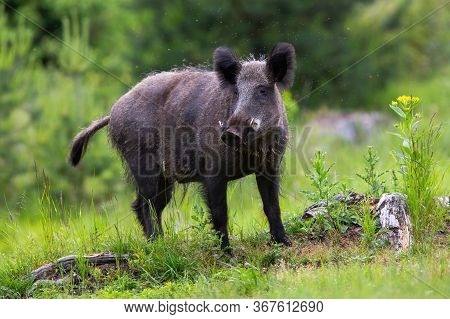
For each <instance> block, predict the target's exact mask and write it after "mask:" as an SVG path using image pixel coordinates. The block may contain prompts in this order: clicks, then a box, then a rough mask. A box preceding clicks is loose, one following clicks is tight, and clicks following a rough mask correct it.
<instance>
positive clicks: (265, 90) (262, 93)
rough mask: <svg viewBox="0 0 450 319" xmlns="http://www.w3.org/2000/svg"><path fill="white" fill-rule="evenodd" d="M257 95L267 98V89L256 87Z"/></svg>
mask: <svg viewBox="0 0 450 319" xmlns="http://www.w3.org/2000/svg"><path fill="white" fill-rule="evenodd" d="M258 94H259V95H260V96H267V94H268V89H267V88H266V87H264V86H260V87H258Z"/></svg>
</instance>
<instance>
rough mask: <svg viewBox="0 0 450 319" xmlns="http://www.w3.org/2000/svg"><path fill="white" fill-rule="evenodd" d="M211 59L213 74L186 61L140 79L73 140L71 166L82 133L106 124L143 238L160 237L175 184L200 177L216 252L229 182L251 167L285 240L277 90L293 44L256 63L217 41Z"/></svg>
mask: <svg viewBox="0 0 450 319" xmlns="http://www.w3.org/2000/svg"><path fill="white" fill-rule="evenodd" d="M213 65H214V70H213V71H207V70H200V69H194V68H187V69H184V70H175V71H169V72H162V73H158V74H153V75H149V76H148V77H146V78H145V79H143V80H142V81H141V82H140V83H139V84H137V85H136V86H135V87H133V88H132V89H131V90H130V91H129V92H128V93H126V94H125V95H123V96H122V97H121V98H119V100H118V101H117V102H116V103H115V104H114V105H113V107H112V110H111V113H110V114H109V115H107V116H105V117H103V118H101V119H98V120H96V121H94V122H93V123H92V124H91V125H90V126H89V127H87V128H85V129H83V130H82V131H81V132H80V133H79V134H78V135H77V136H76V137H75V138H74V140H73V142H72V146H71V153H70V163H71V164H72V165H73V166H76V165H77V164H78V163H79V162H80V160H81V157H82V156H83V154H84V152H85V150H86V147H87V144H88V141H89V138H90V137H91V136H92V135H93V134H94V133H95V132H97V131H98V130H100V129H101V128H103V127H105V126H107V125H109V137H110V139H111V142H112V144H113V146H114V147H115V148H116V149H117V150H118V152H119V154H120V155H121V157H122V159H123V161H124V163H125V164H126V165H125V166H126V167H127V169H128V171H129V175H130V176H131V179H132V180H133V182H134V184H135V186H136V200H135V201H134V203H133V205H132V207H133V210H134V211H135V212H136V215H137V218H138V220H139V222H140V223H141V225H142V227H143V229H144V232H145V235H146V236H147V237H148V238H153V237H156V236H158V235H159V234H162V225H161V213H162V211H163V209H164V207H165V206H166V205H167V203H169V201H170V199H171V197H172V193H173V187H174V183H175V182H178V183H188V182H199V183H201V185H202V187H203V190H204V197H205V200H206V203H207V205H208V207H209V210H210V214H211V220H212V225H213V228H214V230H215V231H216V232H217V234H218V235H219V236H220V239H221V247H222V248H223V249H228V247H229V238H228V225H227V221H228V217H227V201H226V198H227V196H226V194H227V183H228V182H229V181H231V180H235V179H238V178H241V177H243V176H246V175H249V174H255V175H256V181H257V185H258V189H259V193H260V195H261V199H262V202H263V207H264V212H265V214H266V216H267V219H268V221H269V225H270V233H271V236H272V239H273V240H274V241H275V242H277V243H283V244H285V245H289V244H290V240H289V238H288V237H287V236H286V233H285V229H284V227H283V223H282V220H281V216H280V207H279V201H278V197H279V179H280V164H281V160H282V157H283V154H284V152H285V149H286V146H287V142H288V123H287V118H286V113H285V108H284V105H283V101H282V98H281V94H280V91H282V90H283V89H286V88H290V87H291V86H292V84H293V81H294V72H295V66H296V57H295V50H294V47H293V46H292V45H291V44H289V43H278V44H277V45H275V46H274V47H273V48H272V50H271V51H270V52H269V54H268V56H267V58H266V59H264V60H262V59H261V60H257V59H247V60H238V59H237V58H236V57H235V55H234V54H233V52H232V51H231V50H230V49H229V48H225V47H219V48H217V49H216V50H215V51H214V54H213Z"/></svg>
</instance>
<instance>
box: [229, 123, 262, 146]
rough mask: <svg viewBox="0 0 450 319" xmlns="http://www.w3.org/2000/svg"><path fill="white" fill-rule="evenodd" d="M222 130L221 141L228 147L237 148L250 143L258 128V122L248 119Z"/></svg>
mask: <svg viewBox="0 0 450 319" xmlns="http://www.w3.org/2000/svg"><path fill="white" fill-rule="evenodd" d="M230 123H231V125H228V126H226V127H225V128H224V130H223V133H222V136H221V139H222V141H223V142H224V143H225V144H227V145H228V146H234V147H236V146H239V145H242V144H247V143H249V142H251V141H252V140H253V139H254V137H255V133H256V130H257V128H258V126H259V122H258V121H257V120H256V119H249V120H246V121H242V122H239V123H236V124H235V123H233V121H230Z"/></svg>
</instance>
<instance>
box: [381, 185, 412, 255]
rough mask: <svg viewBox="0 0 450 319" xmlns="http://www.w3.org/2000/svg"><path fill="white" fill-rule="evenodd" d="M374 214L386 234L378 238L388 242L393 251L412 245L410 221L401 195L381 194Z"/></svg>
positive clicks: (406, 206)
mask: <svg viewBox="0 0 450 319" xmlns="http://www.w3.org/2000/svg"><path fill="white" fill-rule="evenodd" d="M376 213H377V216H378V218H379V221H380V224H381V227H382V228H384V229H386V232H383V233H382V234H380V238H385V239H387V240H389V243H390V244H391V246H392V247H393V248H394V250H395V251H397V252H398V251H401V250H405V249H407V248H409V247H410V246H411V244H412V237H411V220H410V217H409V210H408V205H407V204H406V199H405V196H404V195H403V194H399V193H391V194H383V195H382V196H381V198H380V200H379V202H378V204H377V207H376Z"/></svg>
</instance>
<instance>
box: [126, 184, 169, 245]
mask: <svg viewBox="0 0 450 319" xmlns="http://www.w3.org/2000/svg"><path fill="white" fill-rule="evenodd" d="M137 186H138V189H137V191H136V200H135V201H134V203H133V205H132V207H133V210H134V211H135V212H136V215H137V218H138V220H139V222H140V223H141V225H142V228H143V229H144V232H145V236H146V237H147V238H156V237H157V236H158V235H160V234H161V235H162V223H161V214H162V211H163V209H164V207H166V205H167V203H169V201H170V199H171V198H172V191H173V185H172V184H171V183H169V182H167V180H166V179H164V178H163V177H161V176H160V177H148V178H140V179H138V180H137Z"/></svg>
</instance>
